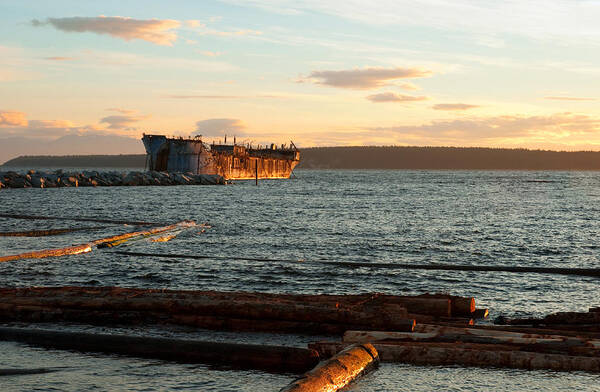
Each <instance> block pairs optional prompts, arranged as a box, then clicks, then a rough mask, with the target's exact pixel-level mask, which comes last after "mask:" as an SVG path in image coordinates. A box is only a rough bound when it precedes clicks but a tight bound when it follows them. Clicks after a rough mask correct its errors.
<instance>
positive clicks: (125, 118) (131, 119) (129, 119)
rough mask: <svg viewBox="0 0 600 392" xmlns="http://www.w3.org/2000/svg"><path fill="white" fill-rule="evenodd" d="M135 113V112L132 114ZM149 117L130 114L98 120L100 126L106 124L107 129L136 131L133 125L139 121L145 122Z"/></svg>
mask: <svg viewBox="0 0 600 392" xmlns="http://www.w3.org/2000/svg"><path fill="white" fill-rule="evenodd" d="M134 113H135V112H134ZM149 117H150V116H142V115H136V114H132V113H128V114H125V113H124V114H120V115H113V116H107V117H104V118H102V119H100V124H108V127H107V128H108V129H124V130H128V131H132V130H136V129H137V128H135V127H133V125H134V124H135V123H137V122H139V121H142V120H145V119H147V118H149Z"/></svg>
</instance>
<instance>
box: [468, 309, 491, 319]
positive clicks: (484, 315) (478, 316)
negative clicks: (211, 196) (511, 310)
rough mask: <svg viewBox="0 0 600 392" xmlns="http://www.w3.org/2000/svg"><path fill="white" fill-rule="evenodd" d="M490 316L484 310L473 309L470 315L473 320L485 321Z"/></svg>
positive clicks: (486, 310)
mask: <svg viewBox="0 0 600 392" xmlns="http://www.w3.org/2000/svg"><path fill="white" fill-rule="evenodd" d="M489 315H490V312H489V310H488V309H486V308H481V309H475V311H474V312H473V313H472V314H471V316H472V317H473V318H474V319H486V318H488V317H489Z"/></svg>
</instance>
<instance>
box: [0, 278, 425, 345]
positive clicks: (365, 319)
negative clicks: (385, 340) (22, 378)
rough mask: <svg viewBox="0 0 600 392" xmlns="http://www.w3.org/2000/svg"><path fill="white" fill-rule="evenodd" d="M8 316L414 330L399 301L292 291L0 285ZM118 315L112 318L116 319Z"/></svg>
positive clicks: (1, 307) (306, 329) (1, 311)
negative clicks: (347, 300) (313, 297)
mask: <svg viewBox="0 0 600 392" xmlns="http://www.w3.org/2000/svg"><path fill="white" fill-rule="evenodd" d="M0 298H1V299H2V302H1V303H0V319H3V320H5V321H10V320H18V321H39V320H45V321H50V320H52V321H60V320H61V318H62V319H64V320H65V321H66V320H68V321H80V322H94V323H98V322H100V323H109V322H111V321H112V322H114V323H118V322H123V323H131V322H134V323H142V322H159V323H173V324H184V325H194V326H197V327H202V328H212V329H232V330H253V329H255V330H260V331H265V330H269V331H286V332H290V331H301V332H303V333H336V334H337V333H343V332H344V331H345V330H347V329H364V328H376V329H381V330H397V331H412V330H413V329H414V326H415V321H414V320H413V319H409V318H406V314H407V313H406V309H404V308H402V307H399V306H398V305H396V304H390V305H389V307H388V306H387V305H385V304H377V306H374V307H371V306H370V305H367V304H355V305H354V306H348V307H346V306H344V307H341V306H339V304H338V303H330V302H318V301H315V302H312V301H300V300H299V299H298V298H297V297H295V296H294V295H286V294H282V295H278V294H262V293H245V292H210V291H204V292H201V291H175V290H164V291H163V290H140V289H122V288H111V287H104V288H84V287H58V288H51V287H49V288H39V287H38V288H29V289H27V288H16V289H8V288H6V289H0ZM113 317H114V319H113Z"/></svg>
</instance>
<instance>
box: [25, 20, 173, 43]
mask: <svg viewBox="0 0 600 392" xmlns="http://www.w3.org/2000/svg"><path fill="white" fill-rule="evenodd" d="M31 24H32V25H33V26H36V27H38V26H44V25H51V26H53V27H54V28H56V29H58V30H61V31H66V32H77V33H83V32H91V33H96V34H108V35H111V36H113V37H117V38H121V39H124V40H126V41H129V40H133V39H140V40H144V41H148V42H152V43H154V44H157V45H172V44H173V42H174V41H175V40H176V39H177V33H175V32H174V31H171V30H173V29H175V28H177V27H179V26H180V25H181V23H180V22H178V21H176V20H171V19H133V18H128V17H123V16H104V15H100V16H96V17H85V16H74V17H66V18H47V19H45V20H38V19H33V20H32V21H31Z"/></svg>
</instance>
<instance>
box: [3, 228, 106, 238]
mask: <svg viewBox="0 0 600 392" xmlns="http://www.w3.org/2000/svg"><path fill="white" fill-rule="evenodd" d="M104 228H105V227H104V226H101V227H71V228H65V229H48V230H28V231H2V232H0V237H47V236H53V235H60V234H65V233H73V232H76V231H91V230H100V229H104Z"/></svg>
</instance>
